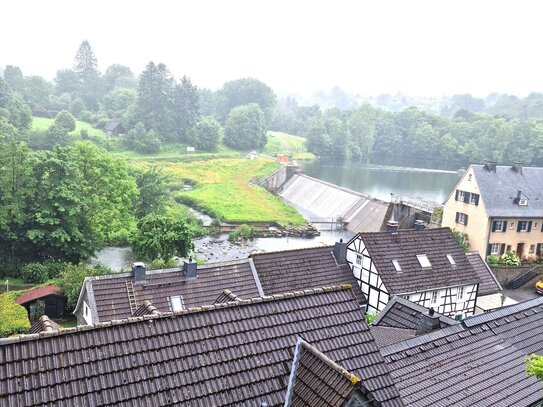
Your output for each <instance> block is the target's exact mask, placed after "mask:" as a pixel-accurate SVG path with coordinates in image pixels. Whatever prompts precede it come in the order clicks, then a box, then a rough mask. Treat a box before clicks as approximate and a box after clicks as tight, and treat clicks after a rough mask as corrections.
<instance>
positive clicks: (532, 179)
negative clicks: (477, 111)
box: [442, 162, 543, 259]
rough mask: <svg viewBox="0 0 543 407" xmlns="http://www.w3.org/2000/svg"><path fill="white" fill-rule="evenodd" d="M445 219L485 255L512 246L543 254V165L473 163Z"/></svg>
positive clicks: (530, 253) (447, 204)
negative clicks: (464, 234) (541, 166)
mask: <svg viewBox="0 0 543 407" xmlns="http://www.w3.org/2000/svg"><path fill="white" fill-rule="evenodd" d="M442 225H443V226H447V227H450V228H451V229H453V230H457V231H459V232H462V233H466V234H467V235H468V236H469V241H470V247H471V249H472V250H476V251H478V252H479V253H480V254H481V256H483V258H485V257H486V256H490V255H496V256H501V255H503V254H505V253H506V252H509V251H510V252H514V253H516V254H517V255H518V256H519V257H520V258H522V259H530V258H540V257H541V255H542V248H543V168H538V167H524V168H523V166H522V164H521V163H517V164H515V165H513V166H498V165H496V163H495V162H489V163H487V164H485V165H471V166H470V167H469V168H468V170H467V171H466V172H465V173H464V175H463V176H462V178H461V179H460V181H458V183H457V184H456V186H455V188H454V189H453V190H452V191H451V193H450V195H449V196H448V198H447V200H446V201H445V203H444V207H443V221H442Z"/></svg>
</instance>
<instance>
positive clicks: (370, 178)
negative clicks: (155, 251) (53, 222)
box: [93, 161, 459, 271]
mask: <svg viewBox="0 0 543 407" xmlns="http://www.w3.org/2000/svg"><path fill="white" fill-rule="evenodd" d="M302 166H303V168H304V172H305V173H306V174H307V175H309V176H312V177H314V178H319V179H322V180H324V181H328V182H331V183H333V184H336V185H339V186H342V187H345V188H349V189H352V190H354V191H358V192H362V193H366V194H369V195H371V196H374V197H376V198H379V199H382V200H384V201H390V198H391V194H395V195H402V196H418V197H421V198H427V199H431V200H434V201H437V202H443V201H444V200H445V199H446V197H447V195H448V194H449V192H450V191H451V190H452V188H453V187H454V185H455V184H456V182H457V181H458V179H459V175H458V173H457V171H452V170H442V169H439V170H436V169H426V168H416V167H395V166H383V165H371V164H370V165H365V164H360V163H350V162H343V163H330V162H326V161H312V162H305V163H303V164H302ZM203 216H204V218H205V215H203ZM202 220H203V221H204V222H206V223H209V222H210V219H207V218H205V219H202ZM352 235H353V234H352V232H349V231H336V230H321V235H320V236H317V237H314V238H299V237H298V238H296V237H284V238H260V239H254V240H253V241H249V242H247V243H244V244H242V245H237V244H232V243H230V242H228V239H227V238H228V235H226V234H221V235H218V236H206V237H204V238H201V239H196V240H195V241H194V245H195V252H196V256H197V257H198V258H199V259H202V260H205V261H206V262H214V261H222V260H232V259H237V258H245V257H247V256H248V255H249V254H251V253H253V252H258V251H279V250H289V249H299V248H303V247H314V246H319V245H332V244H334V242H336V241H338V240H339V239H343V240H344V241H347V240H349V239H350V238H351V237H352ZM135 260H136V259H134V256H133V254H132V252H131V250H130V248H126V247H108V248H106V249H104V250H102V251H101V252H99V253H97V255H96V258H95V259H93V262H95V263H100V264H102V265H104V266H107V267H110V268H111V269H113V270H115V271H119V270H122V269H129V268H130V265H131V264H132V262H134V261H135Z"/></svg>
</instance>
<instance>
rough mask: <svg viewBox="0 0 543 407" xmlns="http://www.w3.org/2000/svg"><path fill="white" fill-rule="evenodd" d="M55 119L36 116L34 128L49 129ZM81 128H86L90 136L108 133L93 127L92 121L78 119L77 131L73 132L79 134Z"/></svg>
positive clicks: (33, 122) (101, 135)
mask: <svg viewBox="0 0 543 407" xmlns="http://www.w3.org/2000/svg"><path fill="white" fill-rule="evenodd" d="M54 121H55V120H54V119H47V118H45V117H34V118H33V119H32V130H47V129H48V128H49V126H51V124H53V122H54ZM81 129H86V130H87V132H88V133H89V136H95V137H106V133H104V132H103V130H100V129H96V128H94V127H92V125H91V124H90V123H87V122H83V121H81V120H76V121H75V131H73V132H72V134H74V135H77V136H79V132H80V131H81Z"/></svg>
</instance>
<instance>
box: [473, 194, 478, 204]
mask: <svg viewBox="0 0 543 407" xmlns="http://www.w3.org/2000/svg"><path fill="white" fill-rule="evenodd" d="M473 195H475V205H479V194H473Z"/></svg>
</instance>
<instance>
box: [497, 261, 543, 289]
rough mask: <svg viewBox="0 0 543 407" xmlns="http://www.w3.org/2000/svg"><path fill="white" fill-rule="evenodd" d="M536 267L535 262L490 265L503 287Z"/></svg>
mask: <svg viewBox="0 0 543 407" xmlns="http://www.w3.org/2000/svg"><path fill="white" fill-rule="evenodd" d="M532 267H534V264H523V265H522V266H518V267H514V266H509V267H506V266H490V269H491V270H492V271H493V272H494V275H495V276H496V278H497V279H498V281H499V283H500V284H501V286H502V287H505V286H506V285H507V284H508V283H509V282H510V281H512V280H514V279H515V278H517V277H519V276H520V275H522V274H524V273H526V272H527V271H528V270H530V269H531V268H532ZM540 272H541V267H540Z"/></svg>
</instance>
